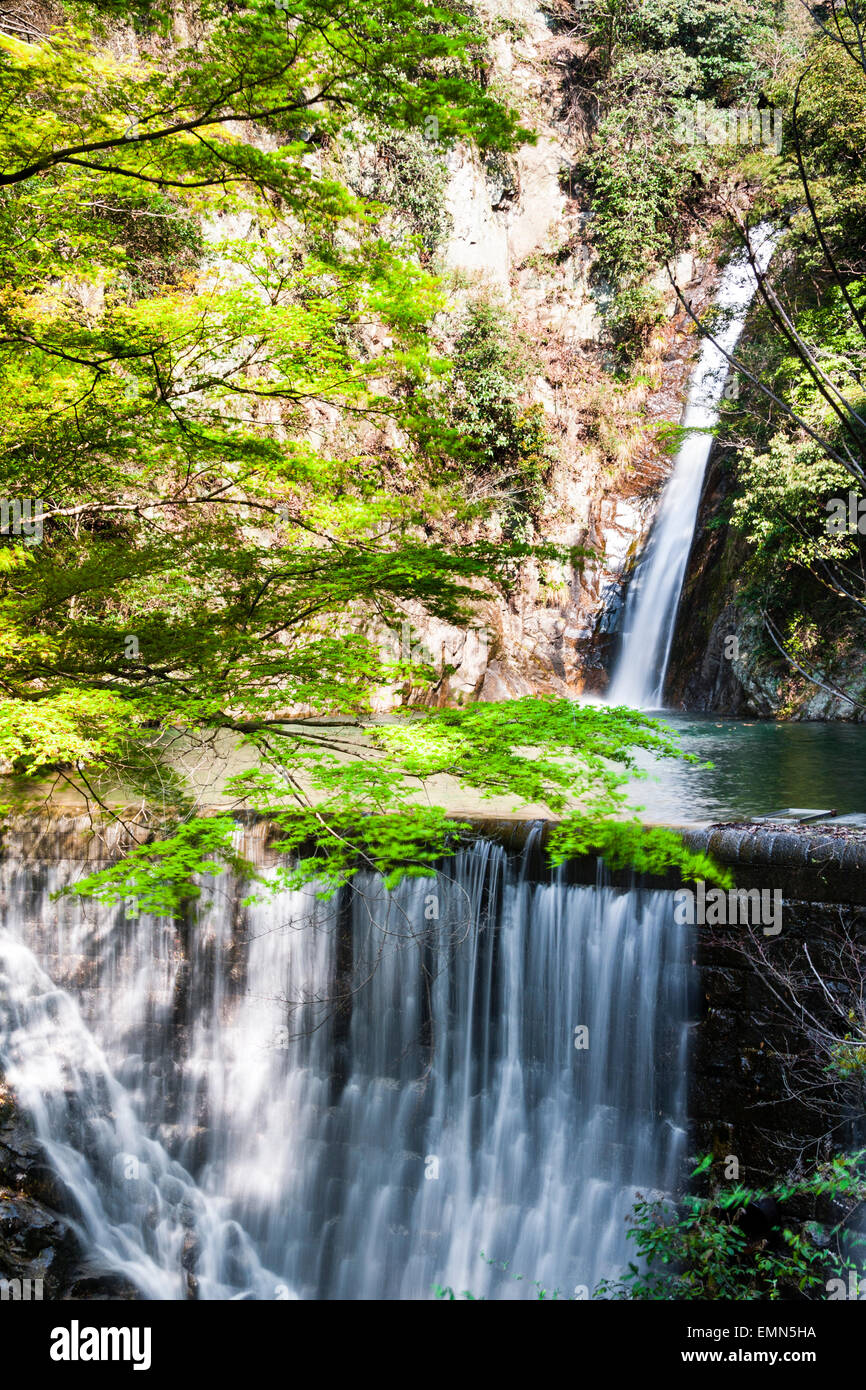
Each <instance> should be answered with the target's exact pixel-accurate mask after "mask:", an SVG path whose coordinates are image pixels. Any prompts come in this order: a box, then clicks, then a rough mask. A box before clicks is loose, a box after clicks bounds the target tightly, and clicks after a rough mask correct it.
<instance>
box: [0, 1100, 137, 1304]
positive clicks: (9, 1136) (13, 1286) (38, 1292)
mask: <svg viewBox="0 0 866 1390" xmlns="http://www.w3.org/2000/svg"><path fill="white" fill-rule="evenodd" d="M66 1206H67V1202H66V1197H65V1193H64V1191H63V1188H62V1186H61V1184H60V1183H59V1182H58V1181H57V1178H56V1177H55V1175H54V1173H53V1172H52V1169H51V1167H50V1165H49V1163H48V1162H47V1160H46V1157H45V1154H44V1153H43V1151H42V1148H41V1145H40V1144H39V1141H38V1139H37V1138H36V1136H35V1134H34V1133H33V1130H32V1128H31V1126H30V1125H29V1123H28V1121H27V1119H26V1117H24V1116H23V1115H22V1114H21V1112H20V1110H19V1108H18V1106H17V1104H16V1102H15V1097H14V1095H13V1093H12V1091H11V1089H10V1088H9V1086H8V1085H6V1084H5V1082H4V1081H3V1080H2V1079H0V1280H5V1281H7V1284H8V1296H9V1297H12V1298H15V1297H24V1298H27V1297H28V1296H29V1297H30V1298H42V1299H131V1298H132V1299H134V1298H139V1297H140V1294H139V1293H138V1291H137V1289H136V1288H135V1287H134V1286H133V1285H132V1284H131V1283H130V1282H129V1280H128V1279H126V1278H124V1276H123V1275H121V1274H118V1273H115V1272H113V1271H110V1270H106V1269H105V1268H104V1267H103V1266H101V1265H100V1264H98V1263H97V1262H95V1261H91V1260H88V1259H87V1258H86V1257H85V1256H84V1252H83V1251H82V1248H81V1245H80V1243H79V1240H78V1237H77V1235H76V1233H75V1230H74V1227H73V1225H72V1223H71V1221H70V1219H69V1216H68V1215H66V1214H65V1210H64V1209H65V1207H66Z"/></svg>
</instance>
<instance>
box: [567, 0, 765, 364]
mask: <svg viewBox="0 0 866 1390" xmlns="http://www.w3.org/2000/svg"><path fill="white" fill-rule="evenodd" d="M584 24H585V34H586V37H587V39H588V41H589V43H590V45H591V48H590V56H589V58H588V59H587V60H586V67H587V75H588V77H589V79H590V80H591V81H592V82H593V89H594V92H595V95H596V97H597V100H598V102H599V107H600V116H599V120H598V124H597V127H596V130H595V132H594V137H593V141H592V145H591V147H590V149H589V151H588V153H587V155H586V156H585V157H584V159H583V161H582V163H581V165H580V172H581V173H582V175H583V177H584V178H585V179H586V181H587V184H588V186H589V190H590V194H591V204H592V214H593V216H592V224H591V225H592V234H593V241H594V244H595V246H596V249H597V251H598V273H599V275H600V277H601V278H602V280H603V281H604V282H606V284H607V285H608V287H609V289H610V303H609V305H608V307H607V310H606V319H607V323H608V328H609V331H610V334H611V337H612V339H613V342H614V344H615V345H616V346H617V348H618V350H619V352H620V354H621V355H622V356H624V357H625V358H626V359H628V358H630V357H633V356H634V355H635V353H636V351H637V350H638V349H639V348H640V347H641V345H642V344H643V343H644V342H645V340H646V338H647V336H648V334H649V333H650V331H651V329H652V328H653V326H654V325H655V324H656V323H657V322H658V321H659V315H660V297H659V295H658V293H657V292H654V291H653V290H651V289H650V288H649V287H648V286H647V284H646V280H647V276H648V273H649V272H650V271H652V270H653V269H654V268H655V267H657V266H659V265H660V264H662V263H663V262H664V261H665V260H666V259H667V258H668V257H669V256H670V255H671V253H672V252H673V251H675V250H676V248H677V245H678V244H679V242H680V240H681V237H682V229H683V227H684V225H685V224H686V223H687V221H688V217H689V216H690V214H691V213H693V211H694V209H695V208H696V207H697V205H698V203H699V201H700V198H701V196H702V193H703V190H704V188H705V187H706V185H707V183H708V182H709V181H710V179H711V178H712V176H713V173H714V172H715V171H716V169H717V168H718V167H719V162H720V160H722V159H724V158H725V156H724V154H723V152H722V151H715V150H710V149H708V148H706V147H704V146H702V145H700V144H698V143H691V142H689V141H688V140H685V139H684V138H683V134H682V130H683V127H684V120H685V117H686V116H687V114H688V112H689V111H690V110H691V109H693V108H694V105H695V103H696V102H698V101H700V102H701V103H703V104H704V105H705V106H709V108H710V109H712V107H713V106H714V105H715V104H716V103H719V104H720V105H722V106H725V105H728V104H730V103H732V102H736V103H738V104H739V105H746V104H747V103H752V104H754V103H755V102H756V101H757V99H758V97H759V95H760V94H761V89H762V86H763V84H764V83H765V81H766V80H767V79H768V78H769V71H768V69H767V66H766V64H767V58H768V54H769V51H770V46H771V41H772V40H773V39H774V37H775V35H776V32H777V28H778V16H777V13H776V6H775V4H773V3H772V0H756V2H755V3H752V2H751V0H741V2H740V0H736V2H735V3H731V0H698V3H693V0H688V2H687V0H682V3H680V0H674V3H671V2H670V0H599V2H598V3H595V4H589V5H588V6H586V7H585V19H584ZM600 55H604V56H603V61H602V62H601V65H600V67H595V68H594V67H593V63H594V62H595V63H596V64H597V63H598V60H599V57H600Z"/></svg>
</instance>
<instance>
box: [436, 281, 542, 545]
mask: <svg viewBox="0 0 866 1390" xmlns="http://www.w3.org/2000/svg"><path fill="white" fill-rule="evenodd" d="M530 362H531V354H530V353H529V350H528V345H527V344H526V343H524V342H522V341H521V340H520V337H519V335H518V334H517V333H516V332H515V329H514V324H513V320H512V317H511V315H510V314H509V312H508V311H507V310H506V309H505V308H504V307H503V306H502V305H500V304H497V303H496V302H494V301H491V300H488V299H477V300H473V301H472V302H470V304H469V305H468V306H467V308H466V310H465V313H464V321H463V324H462V327H461V331H460V333H459V335H458V337H457V340H456V342H455V344H454V352H453V363H454V367H453V396H452V399H451V404H450V412H449V413H450V422H451V424H452V425H453V426H454V428H455V429H456V430H458V431H459V434H460V437H461V440H462V441H463V442H462V448H463V450H464V451H465V454H466V456H467V461H468V464H469V466H471V467H472V468H473V470H475V471H480V472H481V473H482V474H484V475H485V476H486V477H487V478H488V479H489V481H490V485H491V487H493V488H496V489H497V490H501V491H503V492H504V493H505V494H506V504H505V527H504V529H505V533H506V536H507V537H508V538H509V539H515V538H517V539H526V538H527V536H526V532H525V529H522V528H521V521H522V520H525V519H526V518H528V517H529V516H531V515H532V513H533V512H535V511H536V510H537V509H538V507H539V506H540V505H541V504H542V502H543V501H544V480H545V477H546V475H547V472H548V469H549V467H550V464H551V462H552V458H553V446H552V442H551V438H550V433H549V431H548V428H547V423H546V420H545V416H544V408H543V406H541V405H537V404H536V405H531V406H524V405H522V404H521V395H522V393H523V392H524V390H525V386H526V378H527V376H528V367H529V363H530Z"/></svg>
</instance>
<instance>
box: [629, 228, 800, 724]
mask: <svg viewBox="0 0 866 1390" xmlns="http://www.w3.org/2000/svg"><path fill="white" fill-rule="evenodd" d="M775 242H776V235H775V233H774V232H773V230H772V228H771V227H770V225H769V224H768V223H763V224H762V225H761V226H760V227H759V228H758V229H757V231H756V232H755V233H754V234H753V237H752V247H753V253H754V257H755V262H756V264H757V266H758V268H759V270H760V271H761V272H763V271H764V270H765V269H766V268H767V266H768V265H769V263H770V257H771V256H772V254H773V247H774V245H775ZM756 289H757V281H756V279H755V275H754V272H753V270H752V267H751V265H750V264H749V261H748V258H747V256H746V254H745V252H741V253H739V254H738V255H736V256H734V257H733V258H732V259H731V261H730V262H729V264H728V265H727V266H726V268H725V270H724V271H723V273H722V277H721V282H720V284H719V289H718V294H717V296H716V307H717V309H718V310H719V311H720V313H721V315H722V319H721V323H720V325H719V327H718V329H717V330H716V331H715V333H714V337H715V338H716V341H717V342H718V344H719V345H720V347H721V348H724V350H725V351H726V352H729V353H731V352H733V350H734V348H735V347H736V345H737V342H738V340H739V337H740V334H741V333H742V331H743V326H744V324H745V321H746V315H747V314H748V311H749V306H750V304H751V302H752V299H753V298H754V294H755V291H756ZM727 373H728V362H727V359H726V357H725V355H724V352H721V351H720V350H719V347H717V346H716V344H715V343H713V342H710V341H709V339H707V340H705V342H704V345H703V347H702V349H701V355H700V357H699V359H698V362H697V366H696V367H695V370H694V372H693V374H692V378H691V381H690V382H689V393H688V399H687V402H686V408H685V411H684V413H683V418H682V427H683V429H684V430H687V431H689V433H688V434H686V437H685V439H684V441H683V443H682V444H681V445H680V448H679V450H678V451H677V455H676V458H675V460H674V466H673V470H672V472H671V475H670V477H669V479H668V481H667V483H666V484H665V487H664V491H663V493H662V497H661V502H660V504H659V509H658V514H657V516H656V518H655V521H654V523H653V527H652V530H651V532H650V538H649V541H648V543H647V545H646V548H645V550H644V553H643V555H642V556H641V558H640V560H639V561H638V565H637V568H636V570H635V574H634V577H633V578H632V580H631V583H630V584H629V589H628V595H627V598H626V605H625V613H624V615H623V636H622V644H621V647H620V651H619V656H618V659H617V662H616V666H615V667H614V671H613V675H612V677H611V682H610V686H609V687H608V691H607V695H606V697H605V698H606V700H607V702H608V703H611V704H617V705H632V706H634V707H635V708H637V709H660V708H661V707H662V703H663V698H664V684H665V676H666V675H667V669H668V662H669V660H670V653H671V645H672V643H673V637H674V626H675V623H676V617H677V608H678V607H679V602H680V594H681V592H682V587H683V580H684V579H685V574H686V565H687V564H688V559H689V552H690V550H691V546H692V537H693V536H694V532H695V522H696V520H697V515H698V505H699V503H700V500H701V488H702V487H703V481H704V472H705V470H706V465H707V459H708V458H709V455H710V449H711V448H712V443H713V435H712V433H711V431H712V429H713V426H714V425H716V424H717V423H718V419H719V412H720V406H721V400H722V396H723V394H724V390H725V381H726V377H727Z"/></svg>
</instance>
